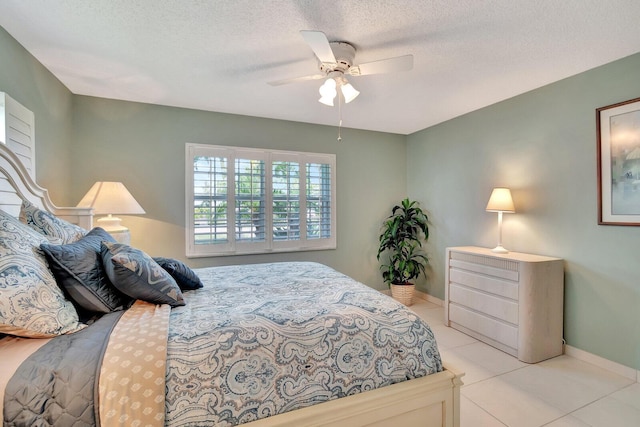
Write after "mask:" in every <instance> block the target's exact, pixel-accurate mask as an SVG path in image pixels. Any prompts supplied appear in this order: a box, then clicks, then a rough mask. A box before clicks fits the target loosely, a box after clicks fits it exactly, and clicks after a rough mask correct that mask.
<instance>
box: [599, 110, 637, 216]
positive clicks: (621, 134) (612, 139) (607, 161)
mask: <svg viewBox="0 0 640 427" xmlns="http://www.w3.org/2000/svg"><path fill="white" fill-rule="evenodd" d="M596 128H597V133H598V224H603V225H640V98H636V99H632V100H629V101H625V102H620V103H618V104H613V105H608V106H606V107H602V108H598V109H597V110H596Z"/></svg>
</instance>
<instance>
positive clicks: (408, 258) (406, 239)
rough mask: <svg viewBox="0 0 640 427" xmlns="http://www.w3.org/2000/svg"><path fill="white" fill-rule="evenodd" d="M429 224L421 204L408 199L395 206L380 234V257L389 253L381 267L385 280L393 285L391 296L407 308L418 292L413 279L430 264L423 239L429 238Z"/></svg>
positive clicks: (391, 286) (423, 272)
mask: <svg viewBox="0 0 640 427" xmlns="http://www.w3.org/2000/svg"><path fill="white" fill-rule="evenodd" d="M427 221H428V219H427V215H426V214H425V213H424V212H423V211H422V209H420V205H419V203H418V202H416V201H411V200H409V199H408V198H406V199H404V200H403V201H402V202H401V204H400V205H396V206H394V207H393V209H392V210H391V215H390V216H389V217H388V218H387V219H386V220H385V222H384V224H383V225H382V229H381V233H380V247H379V248H378V255H377V258H378V260H380V257H381V255H382V254H383V253H387V254H388V258H385V259H386V263H385V262H383V263H382V264H381V265H380V270H382V279H383V280H384V281H385V283H388V284H389V287H390V289H391V296H393V298H395V299H396V300H398V301H400V302H401V303H403V304H404V305H407V306H409V305H411V300H412V298H413V292H414V289H415V284H413V283H411V280H412V279H416V278H417V277H419V276H420V274H425V266H426V264H427V262H428V261H429V260H428V259H427V257H426V255H425V254H424V253H423V252H422V240H426V239H427V238H428V237H429V228H428V226H427Z"/></svg>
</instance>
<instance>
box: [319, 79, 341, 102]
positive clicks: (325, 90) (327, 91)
mask: <svg viewBox="0 0 640 427" xmlns="http://www.w3.org/2000/svg"><path fill="white" fill-rule="evenodd" d="M318 92H320V99H319V100H318V101H319V102H321V103H322V104H324V105H328V106H330V107H333V99H334V98H335V97H336V95H337V92H336V81H335V80H334V79H333V78H328V79H327V80H326V81H325V82H324V83H323V85H322V86H320V89H318Z"/></svg>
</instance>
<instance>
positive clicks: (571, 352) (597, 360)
mask: <svg viewBox="0 0 640 427" xmlns="http://www.w3.org/2000/svg"><path fill="white" fill-rule="evenodd" d="M564 354H566V355H567V356H571V357H573V358H575V359H578V360H582V361H583V362H587V363H591V364H592V365H596V366H599V367H601V368H603V369H606V370H608V371H611V372H613V373H616V374H618V375H622V376H623V377H625V378H629V379H631V380H634V381H636V382H640V370H636V369H633V368H630V367H628V366H625V365H622V364H620V363H617V362H613V361H611V360H609V359H605V358H604V357H600V356H598V355H595V354H593V353H589V352H587V351H584V350H580V349H579V348H575V347H572V346H570V345H566V344H565V346H564Z"/></svg>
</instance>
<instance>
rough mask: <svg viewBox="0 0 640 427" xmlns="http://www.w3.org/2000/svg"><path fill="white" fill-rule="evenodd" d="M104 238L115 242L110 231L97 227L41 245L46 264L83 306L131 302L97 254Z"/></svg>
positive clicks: (102, 308)
mask: <svg viewBox="0 0 640 427" xmlns="http://www.w3.org/2000/svg"><path fill="white" fill-rule="evenodd" d="M103 241H108V242H115V240H114V238H113V237H111V235H110V234H109V233H107V232H106V231H104V230H103V229H102V228H100V227H96V228H94V229H93V230H91V231H90V232H89V233H87V235H86V236H84V237H83V238H81V239H80V240H78V241H77V242H75V243H69V244H67V245H48V244H43V245H40V248H41V249H42V250H43V251H44V253H45V255H46V257H47V261H49V267H50V268H51V271H52V272H53V275H54V276H55V278H56V281H57V282H58V285H59V286H60V287H61V288H62V289H64V290H65V291H66V292H67V293H68V294H69V296H70V297H71V299H72V300H73V301H74V302H75V303H76V304H77V305H78V306H79V307H82V308H83V309H85V310H88V311H93V312H99V313H110V312H112V311H118V310H123V309H125V308H127V307H129V306H130V305H131V303H132V302H133V301H132V300H131V298H129V297H128V296H126V295H123V294H122V293H121V292H120V291H119V290H118V289H116V288H115V287H114V286H113V285H112V284H111V282H110V281H109V278H108V277H107V275H106V274H105V271H104V267H103V266H102V257H101V255H100V244H101V243H102V242H103Z"/></svg>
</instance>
